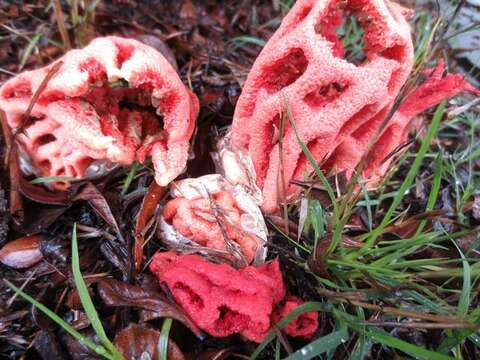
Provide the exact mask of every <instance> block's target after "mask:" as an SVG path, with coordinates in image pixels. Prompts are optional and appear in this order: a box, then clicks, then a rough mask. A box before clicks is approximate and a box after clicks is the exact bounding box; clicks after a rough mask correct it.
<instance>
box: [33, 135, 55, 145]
mask: <svg viewBox="0 0 480 360" xmlns="http://www.w3.org/2000/svg"><path fill="white" fill-rule="evenodd" d="M55 140H57V138H56V137H55V135H53V134H45V135H42V136H40V137H39V138H38V139H37V145H38V146H42V145H46V144H49V143H51V142H53V141H55Z"/></svg>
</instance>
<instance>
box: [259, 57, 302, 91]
mask: <svg viewBox="0 0 480 360" xmlns="http://www.w3.org/2000/svg"><path fill="white" fill-rule="evenodd" d="M307 65H308V60H307V58H306V57H305V54H304V53H303V50H302V49H299V48H295V49H292V50H290V51H289V53H288V54H287V55H285V56H284V57H283V58H281V59H279V60H276V61H274V62H272V63H271V64H269V65H267V66H265V67H264V69H263V74H264V83H263V87H264V88H265V89H266V90H267V91H268V92H269V93H274V92H277V91H279V90H281V89H283V88H285V87H287V86H288V85H291V84H293V83H294V82H295V81H296V80H297V79H298V78H299V77H300V76H302V75H303V73H304V72H305V70H307Z"/></svg>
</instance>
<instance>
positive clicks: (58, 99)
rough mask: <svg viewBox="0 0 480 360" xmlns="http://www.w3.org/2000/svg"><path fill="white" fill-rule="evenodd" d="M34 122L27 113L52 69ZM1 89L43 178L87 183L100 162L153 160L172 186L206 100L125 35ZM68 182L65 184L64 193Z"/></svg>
mask: <svg viewBox="0 0 480 360" xmlns="http://www.w3.org/2000/svg"><path fill="white" fill-rule="evenodd" d="M58 61H62V62H63V64H62V65H61V66H60V68H59V70H58V71H57V73H56V74H55V75H54V76H53V78H52V79H51V80H50V81H49V82H48V85H47V86H46V88H45V89H44V90H43V91H42V92H41V94H40V96H39V98H38V100H37V102H36V104H35V106H34V107H33V110H32V112H31V116H30V118H29V119H24V118H23V117H24V113H25V111H26V109H27V107H28V105H29V103H30V101H31V99H32V96H33V94H34V93H35V91H36V90H37V89H38V87H39V86H40V84H41V82H42V81H43V80H44V78H45V76H46V75H47V74H48V73H49V71H50V70H51V69H52V67H53V66H54V65H55V64H56V63H57V62H58ZM57 62H55V63H53V64H50V65H49V66H46V67H44V68H41V69H38V70H34V71H27V72H24V73H22V74H20V75H18V76H16V77H14V78H13V79H10V80H9V81H7V82H6V83H5V84H4V85H3V86H2V87H1V88H0V107H1V108H2V109H3V110H4V111H5V113H6V115H7V121H8V124H9V125H10V126H11V127H12V128H22V129H23V132H22V133H19V134H18V136H17V139H18V141H19V143H20V144H21V145H22V147H23V149H24V150H25V152H26V153H27V155H28V156H29V158H30V161H31V162H32V163H33V165H34V167H35V168H36V170H37V172H38V173H39V174H41V175H44V176H70V177H82V176H84V174H85V170H86V168H87V167H88V166H89V165H90V164H91V163H92V161H93V160H109V161H113V162H117V163H120V164H131V163H132V162H133V161H134V160H136V159H137V160H140V161H144V160H145V158H146V157H147V156H151V157H152V160H153V165H154V167H155V174H156V176H155V179H156V181H157V182H158V184H159V185H162V186H165V185H167V184H168V183H169V182H170V181H171V180H173V179H174V178H175V177H176V176H177V175H178V174H179V173H180V172H181V171H182V170H183V168H184V166H185V164H186V161H187V155H188V147H189V139H190V137H191V135H192V133H193V129H194V122H195V118H196V116H197V113H198V107H199V105H198V99H197V98H196V96H195V95H194V94H193V93H192V92H190V91H189V90H188V89H187V88H186V87H185V85H184V84H183V83H182V81H181V80H180V78H179V77H178V75H177V73H176V72H175V70H174V69H173V68H172V66H171V65H170V64H169V63H168V61H167V60H166V59H165V58H164V57H163V56H162V55H161V54H160V53H159V52H157V51H156V50H155V49H153V48H151V47H149V46H146V45H144V44H142V43H140V42H138V41H135V40H131V39H123V38H119V37H105V38H98V39H95V40H94V41H92V42H91V43H90V44H89V45H88V46H87V47H85V48H84V49H81V50H72V51H69V52H68V53H67V54H65V55H64V56H63V57H62V58H60V59H59V60H57ZM59 186H60V184H59V183H57V187H59Z"/></svg>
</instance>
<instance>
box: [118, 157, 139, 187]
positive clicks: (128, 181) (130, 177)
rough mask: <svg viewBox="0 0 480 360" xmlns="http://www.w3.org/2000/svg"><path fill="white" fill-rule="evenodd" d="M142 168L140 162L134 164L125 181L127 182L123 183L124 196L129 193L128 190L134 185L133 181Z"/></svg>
mask: <svg viewBox="0 0 480 360" xmlns="http://www.w3.org/2000/svg"><path fill="white" fill-rule="evenodd" d="M139 167H140V164H139V163H138V162H134V163H133V165H132V167H131V168H130V171H129V172H128V175H127V177H126V179H125V182H124V183H123V186H122V195H125V194H126V193H127V191H128V188H129V187H130V185H131V184H132V181H133V179H134V178H135V175H136V174H137V170H138V168H139Z"/></svg>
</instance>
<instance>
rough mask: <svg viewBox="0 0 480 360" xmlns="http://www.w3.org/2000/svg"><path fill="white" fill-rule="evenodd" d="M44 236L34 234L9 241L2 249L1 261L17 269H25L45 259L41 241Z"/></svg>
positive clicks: (0, 252) (0, 250)
mask: <svg viewBox="0 0 480 360" xmlns="http://www.w3.org/2000/svg"><path fill="white" fill-rule="evenodd" d="M42 240H43V237H42V236H40V235H32V236H25V237H21V238H18V239H16V240H13V241H10V242H8V243H7V244H6V245H5V246H4V247H3V248H1V249H0V262H1V263H2V264H4V265H7V266H10V267H12V268H15V269H24V268H28V267H30V266H32V265H35V264H36V263H38V262H39V261H41V260H42V259H43V255H42V252H41V251H40V243H41V242H42Z"/></svg>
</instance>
